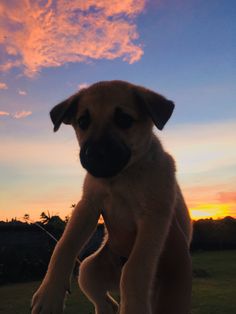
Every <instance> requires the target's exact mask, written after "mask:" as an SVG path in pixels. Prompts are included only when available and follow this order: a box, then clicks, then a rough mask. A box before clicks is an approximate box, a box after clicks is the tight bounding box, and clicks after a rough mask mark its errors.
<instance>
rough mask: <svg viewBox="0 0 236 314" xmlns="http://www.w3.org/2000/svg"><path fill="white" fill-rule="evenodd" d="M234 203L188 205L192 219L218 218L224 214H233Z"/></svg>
mask: <svg viewBox="0 0 236 314" xmlns="http://www.w3.org/2000/svg"><path fill="white" fill-rule="evenodd" d="M233 205H235V204H220V203H206V204H199V205H197V206H195V207H190V215H191V218H192V219H193V220H197V219H204V218H213V219H219V218H224V217H225V216H233V215H232V213H233V210H232V207H233Z"/></svg>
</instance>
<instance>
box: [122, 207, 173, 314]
mask: <svg viewBox="0 0 236 314" xmlns="http://www.w3.org/2000/svg"><path fill="white" fill-rule="evenodd" d="M172 215H173V208H172V207H171V206H169V207H165V208H160V209H158V208H155V209H154V210H153V211H150V212H149V213H148V214H147V215H145V216H143V217H142V220H140V221H139V223H138V233H137V237H136V241H135V244H134V247H133V250H132V252H131V255H130V257H129V259H128V261H127V263H126V264H125V266H124V269H123V272H122V277H121V311H120V314H152V309H151V294H152V286H153V281H154V277H155V273H156V270H157V264H158V260H159V257H160V255H161V252H162V248H163V245H164V243H165V240H166V238H167V234H168V230H169V227H170V222H171V219H172Z"/></svg>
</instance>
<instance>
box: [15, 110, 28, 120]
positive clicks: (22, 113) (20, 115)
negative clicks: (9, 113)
mask: <svg viewBox="0 0 236 314" xmlns="http://www.w3.org/2000/svg"><path fill="white" fill-rule="evenodd" d="M31 114H32V112H31V111H24V110H23V111H18V112H16V113H15V114H14V115H13V117H14V118H15V119H21V118H25V117H28V116H30V115H31Z"/></svg>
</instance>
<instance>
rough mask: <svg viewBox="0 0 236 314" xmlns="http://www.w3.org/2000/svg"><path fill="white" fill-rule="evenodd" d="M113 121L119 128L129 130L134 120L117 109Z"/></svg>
mask: <svg viewBox="0 0 236 314" xmlns="http://www.w3.org/2000/svg"><path fill="white" fill-rule="evenodd" d="M114 121H115V124H116V125H117V126H118V127H119V128H121V129H129V128H130V127H131V126H132V125H133V122H134V119H133V117H131V115H129V114H128V113H125V112H124V111H122V110H121V109H120V108H117V109H116V111H115V114H114Z"/></svg>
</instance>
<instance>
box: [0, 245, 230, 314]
mask: <svg viewBox="0 0 236 314" xmlns="http://www.w3.org/2000/svg"><path fill="white" fill-rule="evenodd" d="M193 268H194V269H195V270H196V271H197V273H198V274H199V276H202V278H200V277H197V278H194V280H193V301H192V304H193V306H192V313H193V314H232V313H236V297H235V293H236V251H222V252H201V253H194V254H193ZM38 285H39V283H38V282H33V283H23V284H14V285H6V286H0V300H1V302H0V313H4V314H16V313H17V314H25V313H30V310H29V308H30V299H31V296H32V294H33V292H34V291H35V290H36V289H37V287H38ZM78 312H79V313H83V314H92V313H94V311H93V306H92V305H91V304H90V303H89V302H88V301H87V300H86V298H85V297H84V296H83V295H82V293H81V292H80V291H79V289H78V287H77V284H76V283H73V289H72V294H71V295H70V296H69V298H68V300H67V306H66V310H65V313H66V314H75V313H78Z"/></svg>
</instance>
